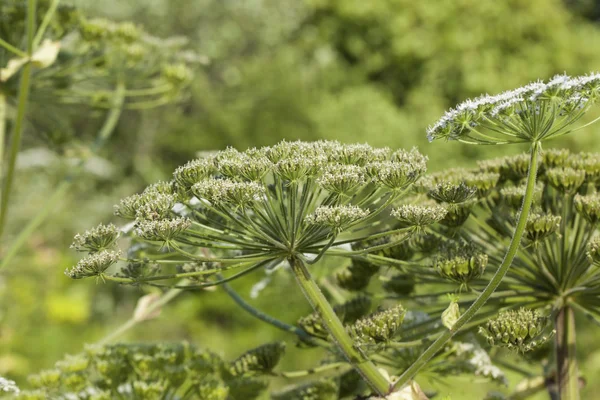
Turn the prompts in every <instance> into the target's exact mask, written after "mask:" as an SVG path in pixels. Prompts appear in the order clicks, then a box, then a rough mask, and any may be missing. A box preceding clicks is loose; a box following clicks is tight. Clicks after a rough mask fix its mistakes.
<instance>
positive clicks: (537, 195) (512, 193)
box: [500, 183, 544, 210]
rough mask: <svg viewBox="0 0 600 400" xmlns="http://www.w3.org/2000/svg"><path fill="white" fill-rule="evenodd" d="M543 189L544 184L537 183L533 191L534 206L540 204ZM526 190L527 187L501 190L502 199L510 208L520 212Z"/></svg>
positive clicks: (509, 187) (508, 187) (511, 187)
mask: <svg viewBox="0 0 600 400" xmlns="http://www.w3.org/2000/svg"><path fill="white" fill-rule="evenodd" d="M543 189H544V185H543V184H541V183H536V185H535V189H534V191H533V204H538V203H539V202H540V199H541V197H542V191H543ZM525 190H526V187H525V185H520V186H507V187H503V188H502V189H500V197H501V198H502V199H503V200H504V201H505V202H506V204H508V205H509V206H510V207H512V208H514V209H515V210H518V209H520V208H521V204H523V198H524V197H525Z"/></svg>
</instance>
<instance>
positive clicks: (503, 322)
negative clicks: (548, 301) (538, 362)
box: [479, 308, 552, 353]
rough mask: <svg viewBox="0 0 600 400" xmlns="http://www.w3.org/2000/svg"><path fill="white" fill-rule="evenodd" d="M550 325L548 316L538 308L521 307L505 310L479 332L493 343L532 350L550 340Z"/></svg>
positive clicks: (524, 350)
mask: <svg viewBox="0 0 600 400" xmlns="http://www.w3.org/2000/svg"><path fill="white" fill-rule="evenodd" d="M547 327H548V318H547V317H544V316H542V315H541V314H540V313H539V312H538V311H537V310H528V309H525V308H521V309H519V310H518V311H514V310H510V311H503V312H501V313H500V314H498V316H497V317H496V318H494V319H491V320H489V321H488V322H487V324H485V325H484V326H482V327H480V328H479V333H480V334H481V335H482V336H483V337H485V338H486V339H487V341H488V342H489V343H490V344H491V345H498V346H502V347H507V348H509V349H516V350H518V351H520V352H523V353H524V352H527V351H531V350H533V349H534V348H536V347H537V346H539V345H541V344H543V343H544V342H545V341H546V340H548V339H549V338H550V337H551V335H552V333H551V332H549V331H548V330H547V329H546V328H547Z"/></svg>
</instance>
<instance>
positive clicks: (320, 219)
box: [306, 205, 369, 230]
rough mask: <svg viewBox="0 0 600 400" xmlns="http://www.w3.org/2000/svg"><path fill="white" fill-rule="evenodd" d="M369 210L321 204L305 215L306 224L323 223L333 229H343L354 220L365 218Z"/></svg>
mask: <svg viewBox="0 0 600 400" xmlns="http://www.w3.org/2000/svg"><path fill="white" fill-rule="evenodd" d="M368 215H369V210H364V209H362V208H360V207H358V206H353V205H348V206H321V207H317V209H316V210H315V211H314V213H312V214H310V215H308V216H307V217H306V223H307V224H308V225H324V226H329V227H331V228H333V229H337V230H339V229H344V228H346V227H348V226H350V225H352V224H353V223H355V222H356V221H359V220H361V219H363V218H366V217H367V216H368Z"/></svg>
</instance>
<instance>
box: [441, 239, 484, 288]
mask: <svg viewBox="0 0 600 400" xmlns="http://www.w3.org/2000/svg"><path fill="white" fill-rule="evenodd" d="M487 262H488V257H487V255H485V254H482V253H481V252H479V251H478V250H477V249H476V248H475V247H474V246H473V245H470V244H466V243H456V242H447V243H445V244H444V245H443V247H442V250H441V251H440V255H438V256H436V257H435V258H434V260H433V268H434V269H435V270H436V271H437V272H438V274H440V275H441V276H442V277H444V278H446V279H448V280H450V281H452V282H456V283H459V284H461V285H465V284H468V283H469V282H471V281H472V280H473V279H476V278H478V277H479V276H481V274H483V271H484V270H485V267H486V266H487Z"/></svg>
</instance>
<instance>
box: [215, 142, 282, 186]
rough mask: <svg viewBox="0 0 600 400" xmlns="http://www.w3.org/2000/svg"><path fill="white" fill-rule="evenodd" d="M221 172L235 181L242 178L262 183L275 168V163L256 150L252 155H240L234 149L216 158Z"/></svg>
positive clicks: (219, 154)
mask: <svg viewBox="0 0 600 400" xmlns="http://www.w3.org/2000/svg"><path fill="white" fill-rule="evenodd" d="M215 160H216V164H217V168H218V170H219V172H220V173H221V174H222V175H223V176H225V177H227V178H229V179H233V180H239V179H240V178H243V179H246V180H248V181H260V180H261V179H262V178H263V177H264V176H265V175H266V174H267V173H268V172H270V171H271V169H272V168H273V163H272V162H271V161H269V159H268V158H267V157H265V156H264V155H262V154H258V153H257V152H256V150H255V149H254V152H253V154H252V155H248V154H247V153H240V152H238V151H237V150H235V149H233V148H229V149H227V150H225V151H222V152H219V153H217V155H216V156H215Z"/></svg>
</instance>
